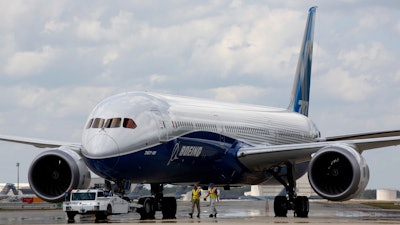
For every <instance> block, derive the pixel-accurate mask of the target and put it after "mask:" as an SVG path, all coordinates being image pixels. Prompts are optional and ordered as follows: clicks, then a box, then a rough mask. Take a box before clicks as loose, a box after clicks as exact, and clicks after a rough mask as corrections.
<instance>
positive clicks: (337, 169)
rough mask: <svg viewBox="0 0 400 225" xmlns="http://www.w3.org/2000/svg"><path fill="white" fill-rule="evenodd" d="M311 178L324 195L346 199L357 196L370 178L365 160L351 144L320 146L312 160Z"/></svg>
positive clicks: (321, 194)
mask: <svg viewBox="0 0 400 225" xmlns="http://www.w3.org/2000/svg"><path fill="white" fill-rule="evenodd" d="M308 179H309V181H310V184H311V187H312V188H313V189H314V191H315V192H316V193H317V194H318V195H320V196H321V197H323V198H325V199H328V200H332V201H344V200H349V199H351V198H353V197H356V196H357V195H358V194H360V193H361V192H362V191H364V190H365V187H366V186H367V184H368V181H369V169H368V165H367V163H366V161H365V159H364V158H363V157H362V156H361V154H360V153H358V152H357V151H356V150H355V149H354V148H352V147H350V146H348V145H340V144H338V145H332V146H327V147H324V148H322V149H320V150H319V151H318V152H316V153H315V154H314V155H313V156H312V158H311V161H310V164H309V169H308Z"/></svg>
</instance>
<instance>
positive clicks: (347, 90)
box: [316, 68, 376, 102]
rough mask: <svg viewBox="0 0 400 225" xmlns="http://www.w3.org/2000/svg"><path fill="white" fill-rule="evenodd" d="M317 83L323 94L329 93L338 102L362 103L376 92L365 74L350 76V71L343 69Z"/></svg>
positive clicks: (336, 70) (332, 71)
mask: <svg viewBox="0 0 400 225" xmlns="http://www.w3.org/2000/svg"><path fill="white" fill-rule="evenodd" d="M316 83H317V86H318V89H319V90H321V93H327V94H328V95H329V97H330V98H331V99H336V100H338V101H340V100H344V101H350V102H356V101H362V100H365V99H367V98H368V96H369V95H371V94H372V93H374V91H375V90H376V87H374V86H373V85H371V84H370V83H369V82H368V80H367V79H366V77H365V76H363V74H361V75H350V73H349V71H346V70H343V69H341V68H335V69H332V70H330V71H328V73H327V74H326V75H324V76H321V77H318V78H317V82H316Z"/></svg>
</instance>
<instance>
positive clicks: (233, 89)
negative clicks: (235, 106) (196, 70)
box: [210, 85, 265, 102]
mask: <svg viewBox="0 0 400 225" xmlns="http://www.w3.org/2000/svg"><path fill="white" fill-rule="evenodd" d="M210 91H211V92H212V93H213V95H214V99H215V100H218V101H227V102H243V101H244V100H246V99H249V98H256V97H257V96H259V95H262V94H264V92H265V89H263V88H258V87H254V86H248V85H238V86H228V87H219V88H214V89H211V90H210Z"/></svg>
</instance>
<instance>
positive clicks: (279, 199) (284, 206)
mask: <svg viewBox="0 0 400 225" xmlns="http://www.w3.org/2000/svg"><path fill="white" fill-rule="evenodd" d="M274 212H275V217H286V215H287V212H288V200H287V198H286V196H276V197H275V200H274Z"/></svg>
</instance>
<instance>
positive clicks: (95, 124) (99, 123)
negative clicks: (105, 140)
mask: <svg viewBox="0 0 400 225" xmlns="http://www.w3.org/2000/svg"><path fill="white" fill-rule="evenodd" d="M103 124H104V119H103V118H95V119H94V121H93V124H92V128H102V127H103Z"/></svg>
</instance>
